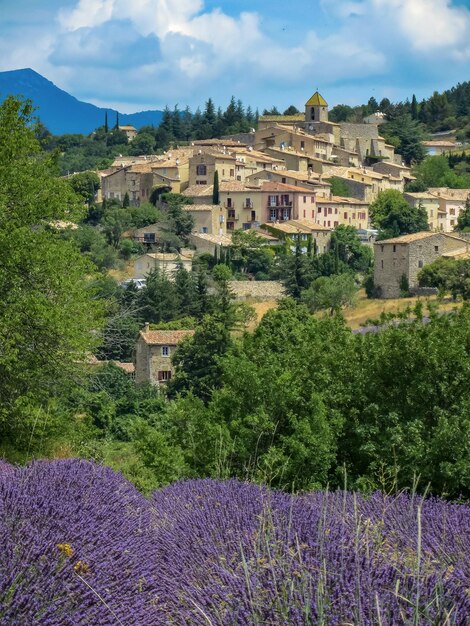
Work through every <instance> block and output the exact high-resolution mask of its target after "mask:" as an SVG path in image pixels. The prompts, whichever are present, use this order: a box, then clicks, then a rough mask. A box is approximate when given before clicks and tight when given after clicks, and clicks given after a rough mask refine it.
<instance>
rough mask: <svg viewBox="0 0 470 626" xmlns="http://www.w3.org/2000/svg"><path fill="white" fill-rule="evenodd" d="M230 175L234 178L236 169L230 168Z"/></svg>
mask: <svg viewBox="0 0 470 626" xmlns="http://www.w3.org/2000/svg"><path fill="white" fill-rule="evenodd" d="M230 176H231V177H232V178H233V177H234V176H235V171H234V170H230Z"/></svg>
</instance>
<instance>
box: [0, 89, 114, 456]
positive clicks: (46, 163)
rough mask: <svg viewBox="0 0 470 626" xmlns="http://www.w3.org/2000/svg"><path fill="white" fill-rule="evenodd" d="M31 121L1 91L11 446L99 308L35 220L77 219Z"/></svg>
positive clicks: (65, 246)
mask: <svg viewBox="0 0 470 626" xmlns="http://www.w3.org/2000/svg"><path fill="white" fill-rule="evenodd" d="M32 122H33V119H32V107H31V104H30V103H29V102H27V101H26V102H23V101H21V100H18V99H16V98H13V97H8V98H6V100H5V101H4V102H3V104H2V105H1V106H0V160H1V162H2V167H1V168H0V345H1V350H0V406H1V408H0V430H1V438H2V439H3V440H4V442H5V441H6V440H10V441H11V442H12V445H14V446H21V445H23V444H25V442H26V445H27V441H28V439H29V437H30V436H31V431H29V433H28V428H23V427H24V425H25V424H27V423H28V420H29V419H30V415H31V411H32V412H33V414H34V407H45V406H46V404H47V403H48V402H50V401H51V400H52V399H53V398H54V397H56V396H57V395H58V394H60V393H61V391H63V389H64V388H66V386H68V385H73V384H75V382H74V381H76V380H77V376H78V373H79V372H80V369H81V366H80V363H83V362H84V361H85V358H86V354H87V353H88V352H89V351H90V350H92V349H93V347H94V345H95V343H96V332H95V331H96V330H98V329H99V327H100V325H101V321H100V317H101V309H102V307H101V304H100V303H99V302H98V301H95V300H94V299H93V294H92V291H91V290H90V289H89V288H88V279H87V276H89V275H91V274H92V270H91V267H90V265H89V263H88V262H87V261H86V259H84V258H83V257H82V256H81V255H80V253H79V251H78V250H77V248H76V247H75V245H73V244H72V243H71V242H70V241H68V240H66V239H65V238H62V237H61V236H60V235H59V234H57V233H56V232H55V231H52V230H48V229H45V228H43V227H42V225H43V224H45V223H47V222H49V221H50V220H61V219H62V220H63V219H67V220H70V219H77V218H78V216H79V215H80V214H81V213H82V212H83V202H81V201H79V200H78V199H77V196H76V194H75V193H74V192H73V191H72V188H71V186H70V185H69V183H68V182H67V181H65V180H61V179H59V178H58V177H57V176H56V172H57V163H56V159H55V157H54V156H51V155H47V154H45V153H43V152H42V150H41V147H40V144H39V142H38V140H37V139H36V137H35V135H34V127H33V125H32ZM29 426H31V424H29Z"/></svg>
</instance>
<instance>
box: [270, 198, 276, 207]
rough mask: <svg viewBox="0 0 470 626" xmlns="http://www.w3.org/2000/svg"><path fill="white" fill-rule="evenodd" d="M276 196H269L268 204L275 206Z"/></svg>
mask: <svg viewBox="0 0 470 626" xmlns="http://www.w3.org/2000/svg"><path fill="white" fill-rule="evenodd" d="M276 204H277V196H269V206H276Z"/></svg>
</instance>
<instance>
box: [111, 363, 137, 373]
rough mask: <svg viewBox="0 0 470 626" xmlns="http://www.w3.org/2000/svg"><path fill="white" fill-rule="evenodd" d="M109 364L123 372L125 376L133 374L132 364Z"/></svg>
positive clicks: (133, 366) (133, 367)
mask: <svg viewBox="0 0 470 626" xmlns="http://www.w3.org/2000/svg"><path fill="white" fill-rule="evenodd" d="M110 363H112V364H113V365H115V366H116V367H119V368H120V369H122V370H124V371H125V372H127V374H133V373H134V372H135V365H134V363H124V362H123V361H110Z"/></svg>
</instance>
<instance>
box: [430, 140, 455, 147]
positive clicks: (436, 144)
mask: <svg viewBox="0 0 470 626" xmlns="http://www.w3.org/2000/svg"><path fill="white" fill-rule="evenodd" d="M422 143H423V145H424V146H428V147H429V148H455V147H456V146H455V141H423V142H422Z"/></svg>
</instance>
